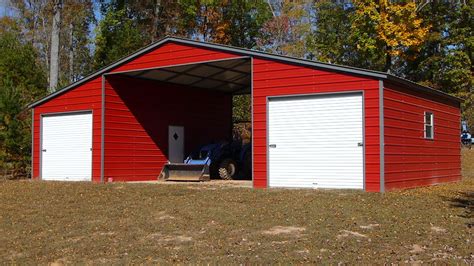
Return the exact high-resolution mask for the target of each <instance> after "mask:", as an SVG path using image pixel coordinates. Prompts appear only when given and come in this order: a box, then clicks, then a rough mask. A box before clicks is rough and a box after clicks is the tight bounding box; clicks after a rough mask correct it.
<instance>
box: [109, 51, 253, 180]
mask: <svg viewBox="0 0 474 266" xmlns="http://www.w3.org/2000/svg"><path fill="white" fill-rule="evenodd" d="M106 79H107V85H106V86H108V87H111V89H113V90H114V92H115V93H116V95H117V96H118V97H119V98H120V100H121V101H122V102H123V104H124V105H125V106H126V108H127V109H128V110H129V112H130V113H131V114H132V115H133V117H134V118H135V119H136V121H137V123H139V124H140V126H141V127H142V128H143V129H144V130H145V131H146V134H147V135H148V136H149V137H150V138H151V139H152V140H153V142H154V144H155V145H156V149H157V150H159V151H161V152H162V154H163V156H164V157H165V158H166V160H169V161H171V160H173V158H178V159H177V160H178V161H179V160H180V159H179V158H180V157H179V156H177V157H175V155H174V154H172V153H174V151H173V150H175V149H178V150H179V149H180V147H178V148H176V145H178V146H179V144H175V142H179V141H180V136H179V135H180V134H181V133H182V132H181V131H180V130H182V131H184V133H183V134H184V140H183V142H184V143H183V146H184V147H183V152H182V153H183V158H184V159H186V158H187V157H188V156H190V155H193V154H194V156H196V154H199V155H200V156H201V155H202V152H200V149H201V148H202V147H203V146H205V145H209V144H213V143H227V144H228V146H227V147H228V148H226V150H229V151H230V152H231V154H229V155H225V156H222V158H224V157H226V158H227V157H228V158H229V159H232V160H234V161H235V162H236V165H237V166H238V170H237V171H236V174H235V175H234V176H233V179H242V180H250V179H252V176H251V174H252V171H251V167H252V155H251V140H252V135H251V132H252V130H251V105H250V104H251V100H250V98H251V95H250V94H251V84H252V82H251V60H250V58H248V57H243V58H236V59H224V60H214V61H206V62H200V63H193V64H185V65H176V66H169V67H160V68H147V69H140V70H133V71H125V72H115V73H112V74H108V75H107V76H106ZM109 101H110V102H111V103H110V104H109ZM113 102H114V99H113V97H111V96H109V95H108V94H107V93H106V116H105V117H106V119H105V121H106V123H107V119H110V120H113V118H108V117H109V116H113V111H111V110H110V109H111V108H112V109H113V107H114V103H113ZM108 112H109V113H110V115H108ZM106 130H107V127H106ZM172 130H178V131H176V132H175V131H173V132H171V131H172ZM132 134H133V133H132ZM106 136H107V134H106ZM173 137H174V138H173ZM130 141H132V142H136V143H137V144H136V145H135V146H133V147H138V148H137V149H140V148H139V146H140V145H139V144H138V141H136V140H134V139H133V140H130ZM106 143H107V141H106ZM106 145H107V144H106ZM146 149H150V147H146ZM106 150H107V146H106ZM170 152H171V153H170ZM137 153H138V152H137ZM178 153H179V151H178ZM170 156H171V157H173V158H170ZM157 163H160V162H157ZM217 164H218V163H217V162H216V163H214V164H213V169H211V178H220V175H219V172H218V171H216V167H217V166H218V165H217ZM217 170H218V169H217ZM136 171H137V172H139V171H140V169H136Z"/></svg>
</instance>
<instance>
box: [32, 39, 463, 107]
mask: <svg viewBox="0 0 474 266" xmlns="http://www.w3.org/2000/svg"><path fill="white" fill-rule="evenodd" d="M168 42H175V43H179V44H185V45H190V46H196V47H204V48H209V49H214V50H219V51H224V52H229V53H233V54H236V55H240V56H248V57H259V58H266V59H270V60H275V61H281V62H284V63H290V64H296V65H301V66H307V67H314V68H320V69H326V70H330V71H337V72H342V73H348V74H353V75H360V76H365V77H371V78H374V79H379V80H387V79H388V80H391V81H394V82H398V83H402V84H406V85H407V86H409V87H410V88H412V89H415V90H421V91H425V92H428V93H432V94H434V95H438V96H441V97H444V98H448V99H451V100H454V101H458V102H461V101H462V99H459V98H457V97H454V96H451V95H449V94H446V93H443V92H441V91H438V90H435V89H432V88H430V87H426V86H422V85H420V84H417V83H414V82H411V81H408V80H406V79H403V78H400V77H396V76H393V75H391V74H388V73H385V72H379V71H373V70H367V69H362V68H355V67H349V66H341V65H335V64H328V63H323V62H317V61H311V60H306V59H299V58H294V57H288V56H282V55H275V54H270V53H265V52H261V51H256V50H250V49H245V48H237V47H232V46H228V45H222V44H215V43H208V42H201V41H195V40H190V39H184V38H177V37H165V38H163V39H161V40H159V41H157V42H155V43H152V44H150V45H148V46H146V47H144V48H142V49H140V50H138V51H136V52H134V53H132V54H130V55H128V56H126V57H124V58H122V59H120V60H118V61H116V62H115V63H112V64H110V65H108V66H106V67H104V68H102V69H99V70H98V71H96V72H94V73H92V74H90V75H88V76H86V77H84V78H83V79H81V80H79V81H77V82H75V83H73V84H71V85H69V86H67V87H65V88H63V89H61V90H59V91H56V92H54V93H52V94H50V95H48V96H46V97H44V98H42V99H40V100H38V101H36V102H34V103H32V104H30V105H28V108H33V107H35V106H37V105H39V104H42V103H44V102H46V101H48V100H50V99H52V98H54V97H56V96H58V95H60V94H62V93H64V92H66V91H69V90H71V89H73V88H75V87H77V86H79V85H81V84H83V83H85V82H87V81H89V80H92V79H94V78H97V77H99V76H101V75H104V74H106V73H108V72H110V71H111V70H113V69H114V68H116V67H118V66H121V65H123V64H125V63H127V62H129V61H131V60H133V59H135V58H137V57H138V56H140V55H142V54H145V53H147V52H149V51H151V50H154V49H156V48H158V47H160V46H162V45H163V44H165V43H168Z"/></svg>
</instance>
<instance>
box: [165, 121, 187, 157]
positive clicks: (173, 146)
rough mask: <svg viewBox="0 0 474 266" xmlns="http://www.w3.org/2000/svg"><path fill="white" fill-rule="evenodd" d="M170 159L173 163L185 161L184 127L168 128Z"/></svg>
mask: <svg viewBox="0 0 474 266" xmlns="http://www.w3.org/2000/svg"><path fill="white" fill-rule="evenodd" d="M168 160H169V161H170V162H172V163H182V162H184V127H182V126H169V128H168Z"/></svg>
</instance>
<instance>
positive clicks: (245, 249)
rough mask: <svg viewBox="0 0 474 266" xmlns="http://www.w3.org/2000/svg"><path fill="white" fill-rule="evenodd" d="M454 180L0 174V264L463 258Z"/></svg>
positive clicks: (462, 203) (471, 154) (466, 212)
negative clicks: (336, 186) (277, 183)
mask: <svg viewBox="0 0 474 266" xmlns="http://www.w3.org/2000/svg"><path fill="white" fill-rule="evenodd" d="M463 153H464V154H463V175H464V178H463V181H462V182H458V183H452V184H445V185H439V186H433V187H427V188H419V189H411V190H404V191H396V192H389V193H385V194H378V193H363V192H356V191H321V190H317V191H315V190H254V189H250V188H246V187H236V186H226V185H221V184H220V185H214V184H213V185H209V184H200V185H189V184H185V185H175V184H172V185H163V184H124V183H114V184H89V183H53V182H37V181H3V182H0V263H2V264H4V263H12V262H13V263H15V264H36V263H41V264H47V263H60V264H61V263H72V262H74V263H77V262H79V263H81V262H82V263H147V262H151V263H161V262H171V263H179V262H184V263H189V262H191V263H192V262H205V263H206V262H209V263H216V262H217V263H265V264H267V263H274V262H282V263H311V262H313V263H318V262H326V263H333V264H335V263H339V262H342V263H344V262H346V263H347V262H352V263H354V262H355V263H374V262H375V263H377V264H382V263H385V262H393V263H413V262H414V263H416V262H432V261H442V262H447V263H467V264H473V263H474V249H473V247H474V244H473V241H474V237H473V236H474V234H473V223H474V217H473V201H474V195H473V193H474V150H472V151H468V150H464V151H463Z"/></svg>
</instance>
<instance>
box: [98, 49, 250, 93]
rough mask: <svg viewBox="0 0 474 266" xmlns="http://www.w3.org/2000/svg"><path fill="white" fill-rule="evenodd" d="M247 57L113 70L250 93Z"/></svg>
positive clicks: (117, 73)
mask: <svg viewBox="0 0 474 266" xmlns="http://www.w3.org/2000/svg"><path fill="white" fill-rule="evenodd" d="M250 72H251V62H250V57H238V58H230V59H222V60H213V61H207V62H199V63H190V64H181V65H176V66H170V67H160V68H148V69H138V70H132V71H123V72H112V73H108V74H106V75H107V76H108V77H110V76H114V75H120V76H126V77H129V78H139V79H147V80H153V81H159V82H165V83H171V84H176V85H182V86H187V87H194V88H200V89H207V90H213V91H219V92H223V93H229V94H250V84H251V80H250V79H251V75H250V74H251V73H250Z"/></svg>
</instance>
